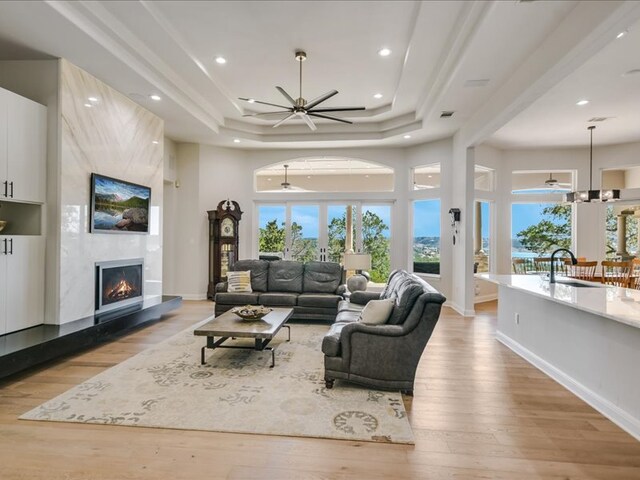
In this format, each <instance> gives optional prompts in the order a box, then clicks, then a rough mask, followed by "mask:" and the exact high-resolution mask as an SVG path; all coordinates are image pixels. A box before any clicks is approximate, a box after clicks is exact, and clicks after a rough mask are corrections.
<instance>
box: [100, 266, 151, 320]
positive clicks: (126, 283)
mask: <svg viewBox="0 0 640 480" xmlns="http://www.w3.org/2000/svg"><path fill="white" fill-rule="evenodd" d="M143 276H144V260H143V259H142V258H136V259H131V260H115V261H109V262H97V263H96V313H103V312H108V311H112V310H116V309H119V308H123V307H128V306H131V305H134V304H137V303H141V302H142V301H143V299H144V295H143V291H142V289H143V286H144V278H143Z"/></svg>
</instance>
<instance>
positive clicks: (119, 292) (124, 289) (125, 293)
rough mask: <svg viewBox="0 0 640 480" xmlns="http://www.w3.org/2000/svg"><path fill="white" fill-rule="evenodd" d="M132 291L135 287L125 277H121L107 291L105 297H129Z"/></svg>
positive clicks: (114, 298)
mask: <svg viewBox="0 0 640 480" xmlns="http://www.w3.org/2000/svg"><path fill="white" fill-rule="evenodd" d="M134 291H135V288H134V287H133V286H132V285H131V284H130V283H129V282H127V281H126V280H125V279H122V280H120V281H119V282H118V283H117V284H116V286H115V287H113V288H112V289H110V290H109V291H108V292H107V298H108V299H109V300H116V299H123V298H129V297H130V296H131V294H132V293H133V292H134Z"/></svg>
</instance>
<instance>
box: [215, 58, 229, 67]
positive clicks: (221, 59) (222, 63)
mask: <svg viewBox="0 0 640 480" xmlns="http://www.w3.org/2000/svg"><path fill="white" fill-rule="evenodd" d="M216 63H219V64H220V65H224V64H225V63H227V59H226V58H224V57H216Z"/></svg>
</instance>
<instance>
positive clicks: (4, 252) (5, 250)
mask: <svg viewBox="0 0 640 480" xmlns="http://www.w3.org/2000/svg"><path fill="white" fill-rule="evenodd" d="M2 241H3V242H4V251H3V252H2V254H3V255H6V254H7V239H6V238H3V239H2Z"/></svg>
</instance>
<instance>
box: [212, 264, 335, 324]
mask: <svg viewBox="0 0 640 480" xmlns="http://www.w3.org/2000/svg"><path fill="white" fill-rule="evenodd" d="M232 270H234V271H243V270H250V271H251V289H252V290H253V291H252V292H251V293H232V292H227V284H226V282H222V283H219V284H218V285H216V295H215V314H216V315H220V314H221V313H223V312H226V311H227V310H229V309H231V308H233V307H236V306H242V305H265V306H267V307H291V308H293V316H292V317H291V318H292V319H294V320H296V319H297V320H323V321H330V322H333V321H334V320H335V319H336V315H337V314H338V304H339V302H340V301H341V300H342V299H343V297H342V294H343V293H344V292H345V290H346V287H345V286H344V285H341V280H342V267H341V266H340V264H338V263H333V262H309V263H306V264H304V263H301V262H295V261H290V260H277V261H267V260H238V261H237V262H236V263H235V264H234V265H233V266H232Z"/></svg>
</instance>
